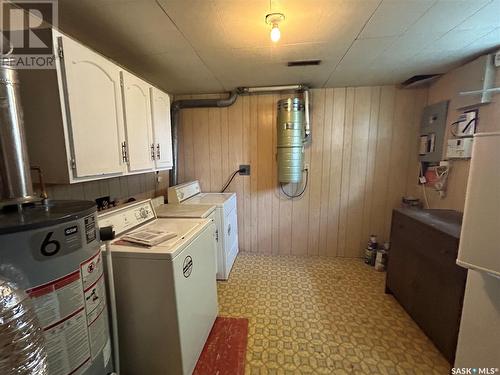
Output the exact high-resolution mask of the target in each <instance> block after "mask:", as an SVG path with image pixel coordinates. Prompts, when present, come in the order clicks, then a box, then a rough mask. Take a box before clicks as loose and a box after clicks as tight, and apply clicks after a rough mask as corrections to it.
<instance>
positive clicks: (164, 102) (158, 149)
mask: <svg viewBox="0 0 500 375" xmlns="http://www.w3.org/2000/svg"><path fill="white" fill-rule="evenodd" d="M151 113H152V116H153V141H154V142H153V143H154V147H155V167H156V169H170V168H172V134H171V132H170V97H169V96H168V94H166V93H164V92H163V91H160V90H158V89H157V88H155V87H151Z"/></svg>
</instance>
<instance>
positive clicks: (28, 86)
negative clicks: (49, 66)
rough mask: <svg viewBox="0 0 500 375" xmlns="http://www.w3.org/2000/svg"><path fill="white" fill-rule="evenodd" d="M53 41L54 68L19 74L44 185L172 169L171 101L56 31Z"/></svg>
mask: <svg viewBox="0 0 500 375" xmlns="http://www.w3.org/2000/svg"><path fill="white" fill-rule="evenodd" d="M53 35H54V38H53V39H54V51H55V55H56V69H53V70H20V71H19V75H20V82H21V100H22V106H23V111H24V118H25V128H26V138H27V143H28V153H29V156H30V162H31V164H32V165H37V166H40V167H41V168H42V170H43V173H44V177H45V180H46V182H47V183H54V184H66V183H76V182H82V181H90V180H96V179H102V178H109V177H116V176H120V175H125V174H134V173H143V172H148V171H153V170H159V169H168V168H171V167H172V143H171V136H170V101H169V97H168V95H167V94H165V93H163V92H161V91H160V90H158V89H156V88H152V86H151V85H150V84H149V83H147V82H145V81H143V80H142V79H140V78H138V77H136V76H134V75H132V74H130V73H128V72H126V71H124V70H123V68H121V67H120V66H118V65H117V64H115V63H114V62H112V61H110V60H108V59H106V58H105V57H103V56H101V55H99V54H98V53H96V52H94V51H92V50H90V49H89V48H87V47H85V46H83V45H81V44H80V43H78V42H76V41H75V40H73V39H71V38H69V37H67V36H65V35H63V34H61V33H59V32H58V31H55V30H54V31H53ZM153 111H154V112H153ZM153 120H154V121H153Z"/></svg>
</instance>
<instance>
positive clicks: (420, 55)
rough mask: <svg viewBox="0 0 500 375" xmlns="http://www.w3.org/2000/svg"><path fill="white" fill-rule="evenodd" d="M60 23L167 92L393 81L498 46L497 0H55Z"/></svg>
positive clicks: (440, 68)
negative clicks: (273, 35)
mask: <svg viewBox="0 0 500 375" xmlns="http://www.w3.org/2000/svg"><path fill="white" fill-rule="evenodd" d="M271 11H272V12H281V13H284V14H285V16H286V19H285V21H284V22H283V23H282V24H280V29H281V35H282V37H281V40H280V41H279V42H278V43H277V44H274V43H272V42H271V41H270V38H269V25H267V24H266V23H265V21H264V18H265V15H266V14H267V13H270V12H271ZM59 27H60V28H61V30H63V31H64V32H66V33H68V34H69V35H72V36H74V37H75V38H77V39H79V40H80V41H82V42H83V43H85V44H87V45H89V46H90V47H92V48H94V49H96V50H97V51H99V52H100V53H102V54H104V55H106V56H108V57H110V58H112V59H114V60H115V61H117V62H118V63H120V64H122V65H123V66H125V67H127V68H128V69H129V70H131V71H132V72H135V73H136V74H138V75H141V76H142V77H144V78H146V79H148V80H149V81H151V82H153V83H154V84H156V85H158V86H159V87H161V88H163V89H164V90H167V91H168V92H171V93H206V92H221V91H227V90H231V89H233V88H235V87H238V86H260V85H278V84H290V83H307V84H310V85H311V86H313V87H339V86H347V85H349V86H359V85H374V84H393V83H399V82H402V81H404V80H406V79H407V78H409V77H411V76H413V75H415V74H431V73H444V72H447V71H448V70H450V69H452V68H454V67H456V66H458V65H460V64H462V63H464V62H465V61H468V60H470V59H471V58H473V57H475V56H477V55H479V54H481V53H484V52H486V51H489V50H492V49H495V48H497V47H499V46H500V0H307V1H305V0H271V1H269V0H135V1H127V0H78V1H75V0H59ZM313 59H321V60H322V62H321V64H320V65H318V66H305V67H287V66H286V65H287V62H288V61H291V60H313Z"/></svg>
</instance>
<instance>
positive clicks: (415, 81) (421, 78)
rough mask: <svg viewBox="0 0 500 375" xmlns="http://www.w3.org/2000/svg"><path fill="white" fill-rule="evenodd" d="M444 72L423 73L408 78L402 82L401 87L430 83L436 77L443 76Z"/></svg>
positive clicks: (410, 87)
mask: <svg viewBox="0 0 500 375" xmlns="http://www.w3.org/2000/svg"><path fill="white" fill-rule="evenodd" d="M441 76H442V74H421V75H416V76H413V77H411V78H408V79H407V80H406V81H404V82H402V83H401V87H402V88H404V89H412V88H414V87H419V86H425V85H429V84H430V83H431V82H432V81H434V80H435V79H437V78H439V77H441Z"/></svg>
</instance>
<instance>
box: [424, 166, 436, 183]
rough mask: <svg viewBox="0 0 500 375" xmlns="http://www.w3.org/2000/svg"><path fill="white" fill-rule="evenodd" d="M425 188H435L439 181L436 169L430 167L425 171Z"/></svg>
mask: <svg viewBox="0 0 500 375" xmlns="http://www.w3.org/2000/svg"><path fill="white" fill-rule="evenodd" d="M425 179H426V181H427V182H426V183H425V186H434V183H435V182H436V181H437V180H438V179H439V178H438V176H437V174H436V167H430V168H428V169H427V170H426V171H425Z"/></svg>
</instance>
